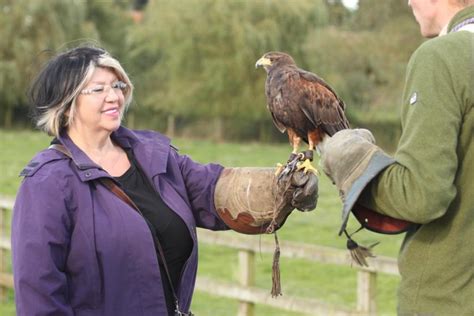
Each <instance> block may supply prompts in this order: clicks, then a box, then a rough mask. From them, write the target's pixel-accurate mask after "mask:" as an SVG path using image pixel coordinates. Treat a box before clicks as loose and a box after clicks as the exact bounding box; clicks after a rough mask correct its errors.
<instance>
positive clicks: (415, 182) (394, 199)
mask: <svg viewBox="0 0 474 316" xmlns="http://www.w3.org/2000/svg"><path fill="white" fill-rule="evenodd" d="M446 40H449V39H444V38H438V39H435V40H431V41H428V42H426V43H424V44H423V45H422V46H421V47H420V48H419V49H418V50H417V51H416V52H415V53H414V54H413V56H412V58H411V60H410V62H409V64H408V68H407V77H406V84H405V91H404V95H403V104H402V113H401V119H402V135H401V138H400V142H399V145H398V149H397V151H396V153H395V157H394V158H395V160H396V163H395V164H393V165H391V166H390V167H388V168H387V169H386V170H384V171H383V172H382V173H381V174H380V175H379V176H378V177H377V178H376V179H375V180H373V181H372V182H371V184H370V185H369V186H368V187H367V188H366V190H365V191H364V193H363V195H362V196H361V198H360V200H359V202H360V203H361V204H363V205H366V206H369V207H370V208H372V209H375V210H377V211H378V212H379V213H382V214H386V215H389V216H391V217H395V218H400V219H404V220H408V221H411V222H414V223H420V224H423V223H427V222H430V221H432V220H434V219H436V218H439V217H441V216H443V215H444V213H445V212H446V210H447V209H448V206H449V205H450V203H451V202H452V200H453V199H454V197H455V196H456V187H455V185H454V179H455V176H456V171H457V169H458V155H457V150H458V135H459V131H460V128H461V124H462V116H463V111H465V110H466V109H464V108H463V104H468V102H466V100H465V99H468V98H471V95H470V89H469V87H468V84H469V82H470V80H471V78H469V73H470V72H469V71H468V70H467V69H469V67H468V65H466V64H465V63H463V62H462V59H463V58H465V56H463V53H462V52H461V53H456V52H453V50H455V49H456V47H453V45H454V44H453V45H450V43H449V42H448V43H440V42H442V41H446ZM468 59H469V58H468Z"/></svg>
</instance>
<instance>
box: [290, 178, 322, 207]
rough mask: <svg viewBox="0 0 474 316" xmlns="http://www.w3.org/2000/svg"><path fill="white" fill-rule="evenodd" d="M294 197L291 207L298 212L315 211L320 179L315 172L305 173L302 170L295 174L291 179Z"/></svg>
mask: <svg viewBox="0 0 474 316" xmlns="http://www.w3.org/2000/svg"><path fill="white" fill-rule="evenodd" d="M291 186H292V187H293V189H294V191H293V195H292V199H291V205H292V206H293V207H294V208H296V209H297V210H298V211H301V212H307V211H311V210H314V209H315V208H316V204H317V203H318V177H317V176H316V175H315V174H314V173H313V172H307V173H304V172H303V171H302V170H299V171H296V172H295V173H293V176H292V178H291Z"/></svg>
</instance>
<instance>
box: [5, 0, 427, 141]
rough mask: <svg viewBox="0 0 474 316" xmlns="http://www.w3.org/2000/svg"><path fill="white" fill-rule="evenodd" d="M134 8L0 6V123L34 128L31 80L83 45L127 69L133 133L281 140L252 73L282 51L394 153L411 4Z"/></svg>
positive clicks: (212, 1) (95, 2) (57, 2)
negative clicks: (137, 12)
mask: <svg viewBox="0 0 474 316" xmlns="http://www.w3.org/2000/svg"><path fill="white" fill-rule="evenodd" d="M135 2H140V1H135ZM134 5H136V3H135V4H134V1H127V0H115V1H114V0H109V1H100V0H36V1H29V0H0V30H1V35H2V36H1V37H0V127H3V128H11V127H30V126H31V123H30V120H29V118H28V106H29V105H28V101H27V98H26V91H27V89H28V83H29V82H30V81H31V79H32V78H33V77H34V76H35V74H36V73H37V72H38V70H39V69H40V67H41V66H42V64H44V62H45V61H46V60H47V59H48V58H50V57H51V56H53V55H54V54H55V53H57V52H60V51H63V50H65V49H67V48H70V47H73V46H77V45H79V44H81V43H84V42H87V43H94V44H96V45H99V46H103V47H105V48H106V49H107V50H109V51H110V52H111V53H112V54H113V55H114V56H116V57H117V58H118V59H119V60H120V61H121V62H122V64H123V65H124V67H125V69H126V70H127V71H128V72H129V74H130V76H131V78H132V81H133V82H134V84H135V87H136V90H135V101H134V105H133V107H132V108H131V110H130V112H129V114H128V117H127V124H128V125H129V126H130V127H135V128H152V129H155V130H159V131H162V132H166V133H168V134H170V135H171V136H174V135H179V136H190V135H192V136H194V137H206V138H209V137H212V138H214V139H216V140H259V141H265V142H273V141H283V140H285V136H283V135H281V134H279V132H277V130H276V129H275V128H274V126H273V124H272V123H271V119H270V117H269V115H268V113H267V110H266V105H265V98H264V80H265V73H264V71H262V70H258V71H256V70H255V69H254V64H255V61H256V60H257V59H258V58H259V57H260V56H261V55H262V54H263V53H265V52H267V51H270V50H280V51H285V52H288V53H289V54H291V55H292V56H293V57H294V59H295V60H296V61H297V63H298V65H299V66H300V67H302V68H304V69H307V70H310V71H312V72H314V73H316V74H318V75H319V76H321V77H322V78H324V79H325V80H326V81H327V82H328V83H329V84H331V85H332V86H333V87H334V88H335V90H336V91H337V92H338V93H339V94H340V96H341V97H342V98H343V99H344V100H345V102H346V104H347V105H348V110H347V111H348V116H349V119H350V121H351V123H352V125H353V126H364V127H369V128H372V129H373V131H374V132H375V134H376V136H377V138H378V139H379V142H381V144H382V146H386V147H387V148H388V149H391V148H393V147H394V146H395V144H396V141H397V137H398V131H399V126H398V110H397V108H398V104H399V98H400V95H401V90H402V88H403V84H404V71H405V65H406V63H407V61H408V59H409V56H410V54H411V53H412V52H413V50H414V49H415V48H416V47H417V46H418V45H419V44H420V42H421V38H420V36H419V35H418V27H417V25H416V23H415V22H414V19H413V17H412V16H411V12H410V9H409V8H408V6H407V5H406V1H405V0H385V1H379V0H360V1H359V8H358V9H357V10H348V9H347V8H345V7H344V6H343V5H342V4H341V1H340V0H291V1H290V0H288V1H281V0H255V1H250V0H229V1H219V0H177V1H170V0H150V1H148V4H147V5H146V6H145V7H144V8H143V11H142V12H143V14H144V16H143V19H142V20H141V21H140V22H134V20H133V19H132V18H131V14H130V12H132V11H131V10H132V9H133V6H134ZM379 129H380V130H381V131H379ZM386 131H389V132H386Z"/></svg>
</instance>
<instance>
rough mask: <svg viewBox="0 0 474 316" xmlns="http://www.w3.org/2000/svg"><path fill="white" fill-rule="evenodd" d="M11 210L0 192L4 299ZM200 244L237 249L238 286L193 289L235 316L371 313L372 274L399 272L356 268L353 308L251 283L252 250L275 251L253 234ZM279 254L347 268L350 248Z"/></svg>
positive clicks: (205, 238) (203, 234)
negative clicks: (257, 311) (269, 310)
mask: <svg viewBox="0 0 474 316" xmlns="http://www.w3.org/2000/svg"><path fill="white" fill-rule="evenodd" d="M12 208H13V199H11V198H4V197H1V196H0V300H2V299H4V297H5V291H6V289H7V288H13V277H12V275H11V272H9V271H8V269H7V267H8V266H9V263H8V262H7V260H8V259H7V258H8V252H10V251H11V246H10V240H9V238H8V236H7V232H8V231H9V229H8V226H9V223H8V221H9V216H8V214H9V211H10V210H11V209H12ZM198 238H199V242H200V243H206V244H210V245H219V246H223V247H228V248H233V249H237V250H238V254H239V255H238V257H239V270H240V271H239V284H232V283H229V282H222V281H216V280H213V279H210V278H205V277H198V278H197V282H196V289H197V290H198V291H203V292H206V293H208V294H211V295H216V296H221V297H227V298H231V299H235V300H238V301H239V310H238V315H239V316H253V315H254V307H255V304H263V305H267V306H271V307H274V308H278V309H283V310H287V311H293V312H299V313H303V314H308V315H374V314H376V311H377V307H376V303H375V294H376V292H377V289H376V278H377V274H378V273H385V274H391V275H398V268H397V263H396V260H395V259H393V258H387V257H380V256H378V257H376V258H370V259H369V260H368V262H369V268H360V267H358V266H354V268H355V271H357V308H356V310H355V311H354V310H350V309H349V308H345V307H340V306H333V305H331V304H328V303H325V302H323V301H320V300H317V299H309V298H301V297H293V296H288V295H284V296H280V297H278V298H272V297H271V295H270V293H269V292H270V291H269V289H266V290H263V289H259V288H256V287H254V282H255V276H254V275H255V254H256V253H269V254H272V253H273V251H274V249H275V244H274V243H273V242H269V241H265V240H262V239H260V238H256V237H255V236H247V235H241V234H236V233H233V232H210V231H206V230H199V231H198ZM280 248H281V257H282V258H290V259H304V260H308V261H312V262H319V263H325V264H332V265H342V266H350V265H351V258H350V255H349V253H348V251H345V250H340V249H335V248H330V247H322V246H316V245H309V244H303V243H296V242H287V241H280Z"/></svg>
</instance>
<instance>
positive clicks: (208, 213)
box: [175, 153, 228, 230]
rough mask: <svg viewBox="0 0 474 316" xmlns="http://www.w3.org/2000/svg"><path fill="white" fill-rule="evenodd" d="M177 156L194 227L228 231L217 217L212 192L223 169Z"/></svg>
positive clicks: (215, 165)
mask: <svg viewBox="0 0 474 316" xmlns="http://www.w3.org/2000/svg"><path fill="white" fill-rule="evenodd" d="M175 154H176V155H177V159H178V164H179V167H180V169H181V173H182V175H183V179H184V182H185V186H186V191H187V193H188V197H189V201H190V203H191V208H192V210H193V214H194V219H195V220H196V225H197V226H198V227H202V228H208V229H212V230H224V229H228V227H227V225H225V224H224V222H223V221H222V220H221V218H220V217H219V215H217V212H216V208H215V205H214V192H215V189H216V183H217V180H218V179H219V176H220V174H221V172H222V170H223V169H224V167H223V166H221V165H218V164H213V163H209V164H199V163H196V162H194V161H193V160H192V159H191V158H189V157H188V156H186V155H179V154H178V153H175Z"/></svg>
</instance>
